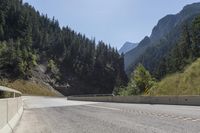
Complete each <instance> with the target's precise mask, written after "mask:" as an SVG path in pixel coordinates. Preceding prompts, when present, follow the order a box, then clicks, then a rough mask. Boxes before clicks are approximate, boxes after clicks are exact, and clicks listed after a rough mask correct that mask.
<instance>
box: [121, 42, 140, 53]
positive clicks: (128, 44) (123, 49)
mask: <svg viewBox="0 0 200 133" xmlns="http://www.w3.org/2000/svg"><path fill="white" fill-rule="evenodd" d="M137 45H138V43H131V42H126V43H124V45H123V46H122V47H121V48H120V49H119V53H120V54H122V53H124V54H125V53H127V52H128V51H130V50H132V49H134V48H135V47H137Z"/></svg>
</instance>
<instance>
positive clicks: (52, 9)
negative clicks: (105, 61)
mask: <svg viewBox="0 0 200 133" xmlns="http://www.w3.org/2000/svg"><path fill="white" fill-rule="evenodd" d="M24 2H28V3H29V4H31V5H32V6H34V7H35V9H36V10H38V11H40V12H41V13H43V14H47V15H48V16H49V17H50V18H52V17H53V16H54V17H55V18H56V19H57V20H58V21H59V23H60V26H69V27H71V28H72V29H73V30H75V31H77V32H80V33H83V34H85V35H86V36H87V37H89V38H93V37H95V38H96V40H103V41H104V42H106V43H109V44H111V45H112V46H114V47H117V48H120V47H121V45H123V44H124V42H126V41H130V42H139V41H140V40H141V39H143V37H144V36H146V35H148V36H149V35H150V34H151V30H152V28H153V27H154V26H155V25H156V24H157V22H158V20H159V19H160V18H162V17H164V16H165V15H167V14H175V13H178V12H179V11H180V10H181V9H182V8H183V7H184V6H185V5H186V4H191V3H194V2H200V0H24Z"/></svg>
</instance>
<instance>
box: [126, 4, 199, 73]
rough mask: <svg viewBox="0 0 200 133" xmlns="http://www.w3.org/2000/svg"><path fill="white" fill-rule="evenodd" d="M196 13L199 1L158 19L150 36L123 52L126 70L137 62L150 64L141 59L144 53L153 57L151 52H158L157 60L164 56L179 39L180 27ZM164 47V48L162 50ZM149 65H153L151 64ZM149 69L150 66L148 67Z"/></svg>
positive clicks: (196, 14)
mask: <svg viewBox="0 0 200 133" xmlns="http://www.w3.org/2000/svg"><path fill="white" fill-rule="evenodd" d="M198 15H200V3H194V4H191V5H186V6H185V7H184V8H183V9H182V10H181V11H180V12H179V13H177V14H175V15H167V16H165V17H163V18H162V19H160V20H159V21H158V23H157V25H156V26H155V27H154V28H153V30H152V33H151V35H150V37H145V38H144V39H143V40H142V41H141V42H140V43H139V44H138V46H137V47H136V48H134V49H132V50H131V51H129V52H127V53H126V54H125V56H124V60H125V70H126V72H127V73H130V72H131V71H132V70H133V69H134V67H135V66H136V65H137V64H138V63H139V62H141V63H143V64H148V65H151V60H149V62H148V61H147V62H145V63H144V62H143V61H144V60H145V58H146V55H148V58H150V57H151V56H152V59H153V56H155V53H153V52H157V53H159V55H157V58H156V59H157V60H159V58H160V57H162V56H164V55H165V54H166V53H167V52H168V51H169V50H170V49H171V48H172V47H173V46H171V45H172V44H174V42H176V41H177V40H178V39H179V36H180V33H181V30H182V29H181V27H182V26H183V25H184V24H186V23H191V22H192V20H193V19H194V18H195V17H196V16H198ZM166 45H168V46H166ZM149 48H156V50H154V51H153V52H152V50H149ZM164 48H165V50H164V51H163V49H164ZM150 52H151V53H150ZM161 52H162V53H161ZM145 61H146V60H145ZM146 67H149V66H146ZM151 67H154V66H153V65H152V66H151ZM149 69H151V68H150V67H149Z"/></svg>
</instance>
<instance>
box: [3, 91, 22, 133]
mask: <svg viewBox="0 0 200 133" xmlns="http://www.w3.org/2000/svg"><path fill="white" fill-rule="evenodd" d="M4 89H5V88H4ZM0 90H1V88H0ZM4 91H5V90H4ZM9 92H11V89H9ZM14 93H17V92H16V91H15V92H14ZM22 113H23V104H22V99H21V97H14V98H6V99H0V133H12V131H13V128H14V127H15V126H16V124H17V122H18V121H19V120H20V118H21V116H22Z"/></svg>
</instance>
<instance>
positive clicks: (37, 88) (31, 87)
mask: <svg viewBox="0 0 200 133" xmlns="http://www.w3.org/2000/svg"><path fill="white" fill-rule="evenodd" d="M0 85H1V86H6V87H9V88H12V89H15V90H18V91H20V92H22V94H28V95H36V96H56V94H55V93H54V92H53V91H51V90H49V89H48V87H47V86H45V85H44V84H41V83H37V82H33V81H29V80H14V81H8V80H1V81H0Z"/></svg>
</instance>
